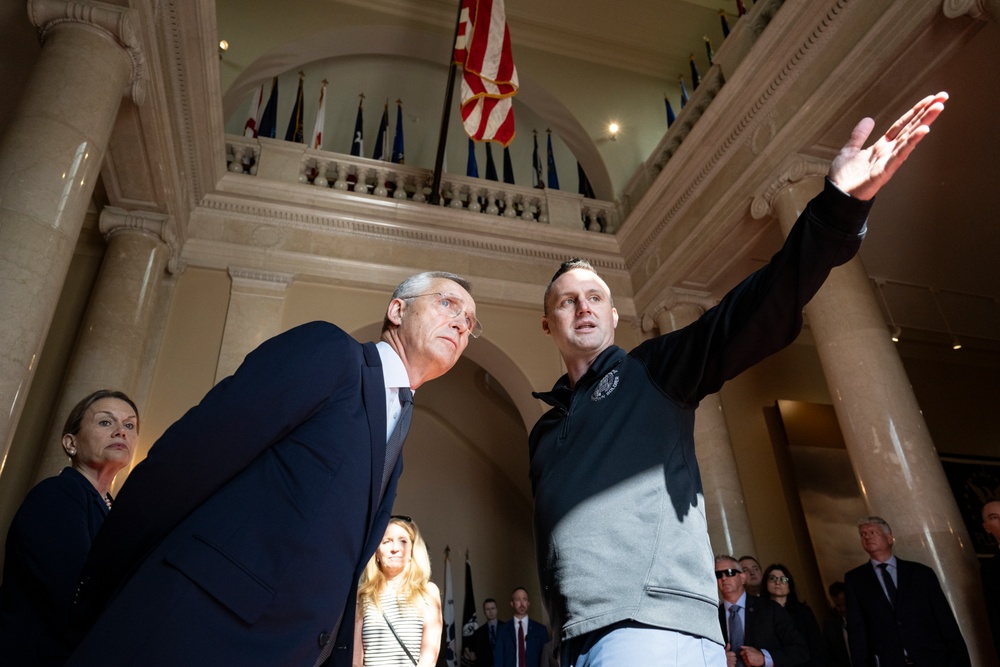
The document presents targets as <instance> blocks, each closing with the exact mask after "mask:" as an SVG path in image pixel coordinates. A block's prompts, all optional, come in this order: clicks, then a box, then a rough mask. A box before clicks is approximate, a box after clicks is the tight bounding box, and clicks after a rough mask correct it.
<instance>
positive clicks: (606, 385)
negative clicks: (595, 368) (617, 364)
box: [590, 370, 619, 402]
mask: <svg viewBox="0 0 1000 667" xmlns="http://www.w3.org/2000/svg"><path fill="white" fill-rule="evenodd" d="M618 380H619V378H618V371H617V370H613V371H611V372H610V373H608V374H607V375H605V376H604V377H602V378H601V381H600V382H598V383H597V389H595V390H594V393H593V394H591V395H590V400H592V401H595V402H596V401H601V400H604V399H605V398H607V397H608V396H610V395H611V392H613V391H614V390H615V387H617V386H618Z"/></svg>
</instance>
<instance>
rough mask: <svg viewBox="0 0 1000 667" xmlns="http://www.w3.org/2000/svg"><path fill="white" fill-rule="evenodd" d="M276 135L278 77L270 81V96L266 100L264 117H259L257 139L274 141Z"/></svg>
mask: <svg viewBox="0 0 1000 667" xmlns="http://www.w3.org/2000/svg"><path fill="white" fill-rule="evenodd" d="M277 135H278V77H274V78H273V79H272V80H271V96H270V97H268V98H267V106H266V107H264V115H263V116H261V117H260V129H259V130H258V131H257V136H258V137H270V138H272V139H274V138H275V137H276V136H277Z"/></svg>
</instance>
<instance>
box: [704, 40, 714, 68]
mask: <svg viewBox="0 0 1000 667" xmlns="http://www.w3.org/2000/svg"><path fill="white" fill-rule="evenodd" d="M704 40H705V55H707V56H708V66H709V67H711V66H712V65H714V64H715V51H713V50H712V40H710V39H709V38H708V37H704Z"/></svg>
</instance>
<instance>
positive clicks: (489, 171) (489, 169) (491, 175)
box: [486, 141, 500, 181]
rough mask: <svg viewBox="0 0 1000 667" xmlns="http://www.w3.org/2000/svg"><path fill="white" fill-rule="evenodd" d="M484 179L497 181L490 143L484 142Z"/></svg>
mask: <svg viewBox="0 0 1000 667" xmlns="http://www.w3.org/2000/svg"><path fill="white" fill-rule="evenodd" d="M486 178H487V179H489V180H491V181H499V180H500V179H499V178H498V177H497V166H496V164H495V163H494V162H493V150H492V149H491V148H490V142H488V141H487V142H486Z"/></svg>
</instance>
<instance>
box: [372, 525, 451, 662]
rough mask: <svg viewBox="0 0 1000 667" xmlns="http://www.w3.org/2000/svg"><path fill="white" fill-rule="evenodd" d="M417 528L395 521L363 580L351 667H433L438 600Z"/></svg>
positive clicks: (438, 627)
mask: <svg viewBox="0 0 1000 667" xmlns="http://www.w3.org/2000/svg"><path fill="white" fill-rule="evenodd" d="M430 576H431V561H430V557H429V556H428V555H427V545H426V544H424V540H423V538H422V537H420V531H418V530H417V525H416V524H415V523H413V521H412V520H411V519H410V518H409V517H404V516H393V517H392V518H391V519H390V520H389V525H388V527H387V528H386V530H385V536H384V537H383V538H382V543H381V544H380V545H379V548H378V550H377V551H376V552H375V555H374V556H372V559H371V560H370V561H369V562H368V565H367V567H365V571H364V574H362V575H361V583H360V584H359V586H358V611H357V617H356V619H355V623H354V665H355V667H362V666H364V667H375V666H377V667H383V666H393V667H410V666H411V665H417V666H418V667H434V665H435V664H436V663H437V657H438V651H439V650H440V647H441V595H440V593H439V592H438V588H437V586H435V585H434V584H433V583H431V581H430Z"/></svg>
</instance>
